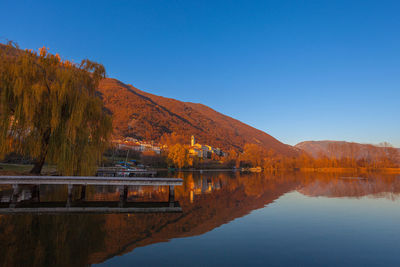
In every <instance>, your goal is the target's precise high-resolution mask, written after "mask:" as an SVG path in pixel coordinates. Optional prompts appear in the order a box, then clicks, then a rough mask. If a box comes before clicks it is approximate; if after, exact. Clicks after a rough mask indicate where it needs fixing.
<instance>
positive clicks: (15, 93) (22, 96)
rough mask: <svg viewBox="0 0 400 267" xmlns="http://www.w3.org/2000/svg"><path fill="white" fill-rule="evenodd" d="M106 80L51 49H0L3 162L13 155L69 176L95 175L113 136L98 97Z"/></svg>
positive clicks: (97, 68)
mask: <svg viewBox="0 0 400 267" xmlns="http://www.w3.org/2000/svg"><path fill="white" fill-rule="evenodd" d="M104 77H105V69H104V67H103V66H102V65H100V64H97V63H94V62H91V61H89V60H83V61H82V62H81V63H80V64H72V63H71V62H69V61H62V60H61V59H60V57H59V56H58V55H57V54H56V55H53V54H51V53H48V51H47V49H46V48H42V49H40V53H39V54H38V53H36V52H34V51H31V50H25V51H23V50H19V49H18V47H17V46H16V45H13V44H11V43H9V44H7V45H1V44H0V156H3V157H4V155H6V154H7V153H10V152H16V153H20V154H22V155H27V156H29V157H31V158H32V159H34V161H35V164H34V167H33V169H32V170H31V173H32V174H40V172H41V170H42V167H43V164H44V163H45V162H49V163H52V164H55V165H56V166H57V169H58V171H59V172H60V173H61V174H64V175H88V174H91V173H93V172H94V171H95V167H96V165H97V163H98V162H99V160H100V159H101V156H102V153H103V152H104V150H105V148H106V146H107V142H108V138H109V136H110V134H111V130H112V128H111V117H110V115H108V114H107V112H106V110H105V109H104V106H103V103H102V101H101V99H100V97H99V96H98V95H97V94H96V88H97V85H98V83H99V81H100V80H101V79H102V78H104Z"/></svg>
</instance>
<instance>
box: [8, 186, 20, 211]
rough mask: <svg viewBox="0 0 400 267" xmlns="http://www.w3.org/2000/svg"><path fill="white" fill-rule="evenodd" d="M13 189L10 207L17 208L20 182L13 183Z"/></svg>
mask: <svg viewBox="0 0 400 267" xmlns="http://www.w3.org/2000/svg"><path fill="white" fill-rule="evenodd" d="M12 189H13V192H12V196H11V199H10V208H15V206H16V204H17V201H18V191H19V186H18V184H13V185H12Z"/></svg>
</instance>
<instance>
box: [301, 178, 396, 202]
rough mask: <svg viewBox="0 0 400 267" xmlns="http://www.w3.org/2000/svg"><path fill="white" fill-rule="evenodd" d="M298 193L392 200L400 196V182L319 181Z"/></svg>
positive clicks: (392, 180) (368, 180) (347, 179)
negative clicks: (368, 196) (369, 196)
mask: <svg viewBox="0 0 400 267" xmlns="http://www.w3.org/2000/svg"><path fill="white" fill-rule="evenodd" d="M298 191H299V192H301V193H302V194H304V195H307V196H313V197H315V196H324V197H363V196H367V195H371V196H373V197H386V198H389V199H392V198H397V197H398V196H399V194H400V180H399V179H398V178H396V177H395V178H393V177H392V178H390V177H382V178H380V179H365V178H350V177H343V178H338V179H329V180H324V179H318V180H315V181H313V182H310V183H307V184H305V185H304V186H303V187H302V188H301V189H299V190H298Z"/></svg>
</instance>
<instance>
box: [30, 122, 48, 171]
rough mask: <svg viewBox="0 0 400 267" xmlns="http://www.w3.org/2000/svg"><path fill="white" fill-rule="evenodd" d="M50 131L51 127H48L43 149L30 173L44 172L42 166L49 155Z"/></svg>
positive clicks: (44, 135)
mask: <svg viewBox="0 0 400 267" xmlns="http://www.w3.org/2000/svg"><path fill="white" fill-rule="evenodd" d="M50 133H51V129H48V130H46V131H45V132H44V134H43V150H42V152H41V153H40V156H39V157H38V158H37V159H36V161H35V164H34V165H33V168H32V170H31V171H30V172H29V173H30V174H36V175H39V174H40V173H41V172H42V168H43V165H44V162H45V160H46V156H47V149H48V147H49V141H50Z"/></svg>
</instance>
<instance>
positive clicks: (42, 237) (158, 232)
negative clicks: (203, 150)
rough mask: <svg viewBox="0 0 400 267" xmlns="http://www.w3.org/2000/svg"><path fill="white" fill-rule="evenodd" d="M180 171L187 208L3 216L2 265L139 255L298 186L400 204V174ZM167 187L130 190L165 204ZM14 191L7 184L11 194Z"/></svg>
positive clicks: (313, 192) (98, 192) (56, 190)
mask: <svg viewBox="0 0 400 267" xmlns="http://www.w3.org/2000/svg"><path fill="white" fill-rule="evenodd" d="M176 176H178V177H180V178H184V184H183V186H179V187H176V192H175V197H176V199H177V200H178V201H179V202H180V204H181V206H182V209H183V212H182V213H157V214H57V215H54V214H53V215H52V214H43V215H39V214H25V215H0V216H1V217H0V246H1V248H2V250H1V253H0V265H2V266H27V265H31V266H85V265H87V264H94V263H102V262H105V261H107V260H109V259H111V258H113V257H115V256H117V255H124V254H127V253H130V254H132V255H135V249H136V248H138V247H145V246H148V245H150V244H155V243H160V242H167V241H169V240H171V239H175V238H180V237H193V236H198V235H202V234H204V233H207V232H209V231H211V230H213V229H215V228H217V227H219V226H222V225H224V224H228V223H229V222H231V221H232V220H235V219H236V218H239V217H243V216H245V215H246V214H249V213H250V212H252V211H253V210H256V209H261V208H263V207H264V206H268V205H269V204H270V203H273V202H275V201H277V200H278V199H279V198H280V197H281V196H283V195H285V194H287V193H289V192H292V191H297V192H300V193H301V194H303V195H305V196H307V197H316V196H317V197H329V198H342V197H346V198H362V197H364V196H368V197H369V198H387V199H390V200H393V201H398V200H399V198H398V196H399V193H400V180H399V177H396V176H381V175H380V176H377V177H368V179H363V178H349V177H340V176H342V175H333V174H301V173H296V174H279V175H266V174H260V173H257V174H240V173H234V172H205V173H202V174H200V173H197V172H195V173H191V172H185V173H178V174H176ZM134 189H135V190H134ZM65 190H66V189H65V188H63V187H49V186H48V187H43V188H41V191H42V192H41V196H40V197H41V200H45V199H46V200H52V201H54V200H60V199H62V198H63V197H65V194H66V191H65ZM166 190H167V189H165V188H163V187H160V188H158V187H157V188H153V187H140V188H139V187H137V188H130V193H129V196H128V198H129V199H130V201H149V200H152V201H162V200H165V199H166V198H167V196H168V192H167V191H166ZM7 192H8V191H7V188H3V191H2V194H3V199H4V195H6V194H7ZM76 194H78V192H76ZM118 196H119V193H118V192H117V191H116V189H115V188H113V187H88V191H87V197H88V199H90V200H117V199H118ZM291 205H292V206H295V205H296V203H291ZM277 216H278V215H277ZM249 227H250V226H249ZM217 242H218V240H217ZM232 245H233V244H232ZM180 249H182V250H184V248H180ZM182 253H184V251H182ZM222 256H223V257H229V255H221V257H222ZM248 256H249V257H250V255H248ZM154 257H157V254H155V255H154ZM243 257H246V255H243ZM266 262H267V261H266Z"/></svg>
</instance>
